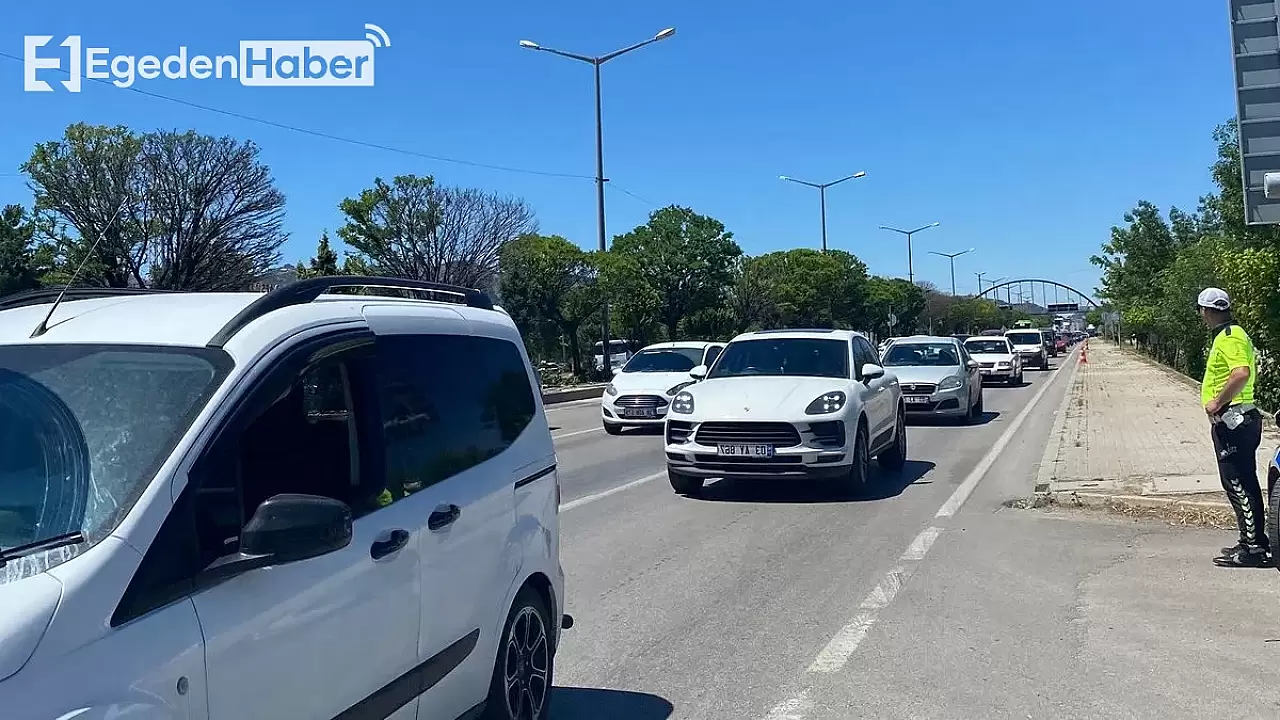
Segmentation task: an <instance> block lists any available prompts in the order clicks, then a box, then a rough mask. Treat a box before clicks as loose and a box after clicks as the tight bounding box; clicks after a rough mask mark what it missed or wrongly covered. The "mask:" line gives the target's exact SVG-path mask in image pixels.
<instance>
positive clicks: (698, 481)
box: [667, 468, 702, 495]
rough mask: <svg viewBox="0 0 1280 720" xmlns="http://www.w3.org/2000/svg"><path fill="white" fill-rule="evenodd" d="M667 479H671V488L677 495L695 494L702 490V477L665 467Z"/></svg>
mask: <svg viewBox="0 0 1280 720" xmlns="http://www.w3.org/2000/svg"><path fill="white" fill-rule="evenodd" d="M667 479H668V480H670V481H671V489H672V490H675V491H676V493H677V494H679V495H697V494H698V492H699V491H701V490H702V478H700V477H694V476H692V475H685V474H684V473H678V472H676V471H675V470H672V469H671V468H667Z"/></svg>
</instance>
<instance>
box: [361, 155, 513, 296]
mask: <svg viewBox="0 0 1280 720" xmlns="http://www.w3.org/2000/svg"><path fill="white" fill-rule="evenodd" d="M339 209H340V210H341V211H342V214H343V215H344V216H345V218H346V221H345V222H344V224H343V225H342V227H340V228H339V229H338V237H339V238H341V239H342V240H343V241H344V242H345V243H346V244H347V245H349V246H351V248H353V249H354V250H355V255H356V257H357V259H358V261H359V262H362V263H364V264H366V265H368V266H370V267H371V268H374V269H376V271H377V272H378V273H380V274H386V275H391V276H394V277H403V278H409V279H413V280H427V281H432V282H441V283H449V284H452V285H461V286H463V287H471V288H482V289H486V288H489V287H491V286H492V285H493V284H494V280H495V278H496V276H497V272H498V260H499V257H500V255H501V253H502V248H503V246H505V245H506V244H507V243H509V242H511V241H512V240H514V239H516V238H517V237H519V236H520V235H523V234H525V233H531V232H536V231H537V223H536V222H535V220H534V215H533V210H531V209H530V208H529V207H528V206H527V205H525V203H524V201H523V200H520V199H518V198H511V197H505V196H502V195H497V194H494V193H489V192H485V191H482V190H476V189H471V188H455V187H447V186H443V185H438V184H436V181H435V179H434V178H432V177H430V176H418V175H398V176H396V177H395V178H393V179H392V180H391V182H390V183H388V182H385V181H384V180H383V179H382V178H375V179H374V182H373V187H371V188H368V189H365V190H362V191H361V192H360V194H359V195H358V196H356V197H354V198H347V199H345V200H343V201H342V202H341V203H340V204H339Z"/></svg>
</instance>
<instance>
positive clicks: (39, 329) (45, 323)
mask: <svg viewBox="0 0 1280 720" xmlns="http://www.w3.org/2000/svg"><path fill="white" fill-rule="evenodd" d="M127 202H129V198H128V197H127V196H126V197H125V199H124V200H121V201H120V207H118V208H116V211H115V213H114V214H113V215H112V216H111V219H110V220H108V221H107V226H106V227H104V228H102V232H101V233H99V234H98V239H97V240H94V241H93V245H90V246H89V252H87V253H85V255H84V259H83V260H81V261H80V265H79V266H78V267H76V271H75V272H73V273H71V278H70V279H69V280H67V284H66V285H65V286H63V288H62V292H60V293H58V297H57V299H55V300H54V301H53V306H52V307H50V308H49V312H48V313H47V314H45V316H44V319H43V320H41V321H40V324H39V325H37V326H36V329H35V330H32V331H31V338H32V339H34V338H38V337H40V336H41V335H44V334H45V333H47V332H49V320H50V319H51V318H52V317H53V313H54V311H56V310H57V309H58V306H59V305H61V304H62V298H63V297H65V296H66V294H67V291H68V290H70V289H71V286H72V285H74V284H75V282H76V278H78V277H80V271H81V270H83V269H84V266H85V265H86V264H88V262H89V258H91V257H93V253H94V251H95V250H97V249H98V244H99V243H101V242H102V239H103V238H105V237H106V236H107V232H108V231H109V230H111V226H112V225H114V224H115V222H116V218H118V217H120V213H121V212H122V211H123V210H124V206H125V203H127Z"/></svg>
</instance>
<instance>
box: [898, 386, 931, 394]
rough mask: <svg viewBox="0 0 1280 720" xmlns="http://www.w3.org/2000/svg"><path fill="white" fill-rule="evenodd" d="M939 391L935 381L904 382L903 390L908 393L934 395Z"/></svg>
mask: <svg viewBox="0 0 1280 720" xmlns="http://www.w3.org/2000/svg"><path fill="white" fill-rule="evenodd" d="M937 391H938V386H937V385H935V384H933V383H902V392H904V393H907V394H908V395H932V394H934V393H935V392H937Z"/></svg>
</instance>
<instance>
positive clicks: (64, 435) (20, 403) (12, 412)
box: [0, 345, 231, 583]
mask: <svg viewBox="0 0 1280 720" xmlns="http://www.w3.org/2000/svg"><path fill="white" fill-rule="evenodd" d="M230 367H231V359H230V358H229V357H228V356H227V355H226V354H225V353H223V352H222V351H220V350H207V349H204V348H167V347H152V346H139V345H130V346H119V345H116V346H112V345H22V346H4V347H0V548H9V547H13V546H15V545H25V544H27V543H32V542H36V541H40V540H46V539H48V538H52V537H56V536H59V535H63V534H66V533H71V532H76V531H81V532H83V533H84V534H85V536H86V538H87V542H86V543H83V544H81V545H79V546H72V547H65V548H60V549H56V550H50V551H48V552H42V553H38V554H34V555H30V556H28V557H24V558H20V559H17V560H10V561H9V562H8V563H7V564H5V565H4V566H3V567H0V583H5V582H9V581H12V580H17V579H19V578H22V577H26V576H28V575H32V574H35V573H38V572H42V571H44V570H46V569H48V568H50V567H52V566H54V565H57V564H58V563H61V562H63V561H65V560H67V559H69V558H71V557H73V556H74V555H76V554H77V553H79V552H80V551H82V550H83V549H84V547H87V546H88V545H91V544H93V543H94V542H97V541H98V540H101V539H102V538H103V537H105V536H106V535H107V534H108V533H110V532H111V531H112V530H113V529H115V526H116V525H117V524H118V523H119V522H120V520H121V519H123V517H124V515H125V513H127V512H128V510H129V508H131V507H132V506H133V503H134V502H136V501H137V499H138V497H139V496H140V495H141V494H142V491H143V490H144V489H145V488H146V486H147V484H148V483H149V482H150V481H151V479H152V477H153V476H154V475H155V472H156V471H157V470H158V469H159V467H160V464H161V463H163V462H164V460H165V459H166V458H167V457H168V455H169V452H170V451H171V450H172V449H173V446H174V445H175V444H176V443H177V441H178V440H179V438H181V437H182V435H183V433H185V432H186V430H187V428H188V427H189V426H190V424H191V422H192V421H193V420H194V419H195V416H196V415H197V414H198V413H199V412H200V410H201V409H202V408H203V407H204V405H205V403H206V402H207V401H208V399H209V397H210V395H212V394H213V391H214V390H215V389H216V388H217V387H218V384H219V383H220V382H221V380H222V378H224V377H225V376H226V373H227V371H228V370H229V369H230Z"/></svg>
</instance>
